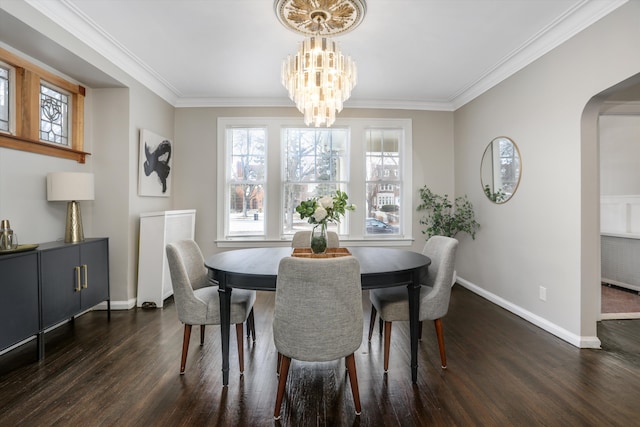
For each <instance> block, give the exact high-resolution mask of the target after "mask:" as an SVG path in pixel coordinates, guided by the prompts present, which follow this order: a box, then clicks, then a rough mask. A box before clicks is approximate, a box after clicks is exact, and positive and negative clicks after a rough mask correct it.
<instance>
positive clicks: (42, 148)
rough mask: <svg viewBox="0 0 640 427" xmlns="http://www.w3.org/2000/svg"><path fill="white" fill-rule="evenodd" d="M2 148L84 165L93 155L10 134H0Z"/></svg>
mask: <svg viewBox="0 0 640 427" xmlns="http://www.w3.org/2000/svg"><path fill="white" fill-rule="evenodd" d="M0 147H4V148H11V149H13V150H20V151H28V152H30V153H36V154H44V155H46V156H52V157H60V158H63V159H69V160H75V161H76V162H78V163H84V162H85V160H86V156H87V155H91V153H87V152H84V151H78V150H74V149H71V148H66V147H61V146H56V145H53V144H47V143H45V142H40V141H34V140H30V139H26V138H21V137H17V136H13V135H9V134H0Z"/></svg>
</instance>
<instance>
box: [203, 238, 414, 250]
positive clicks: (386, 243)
mask: <svg viewBox="0 0 640 427" xmlns="http://www.w3.org/2000/svg"><path fill="white" fill-rule="evenodd" d="M215 244H216V246H217V247H219V248H238V249H240V248H269V247H275V246H291V239H287V240H284V239H282V240H267V239H237V240H216V241H215ZM412 244H413V239H409V238H404V237H397V238H385V239H380V238H366V239H365V238H362V239H340V246H343V247H348V246H383V247H404V246H411V245H412Z"/></svg>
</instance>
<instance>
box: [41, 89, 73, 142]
mask: <svg viewBox="0 0 640 427" xmlns="http://www.w3.org/2000/svg"><path fill="white" fill-rule="evenodd" d="M40 140H42V141H46V142H52V143H55V144H60V145H66V146H68V145H69V96H68V95H67V94H65V93H63V92H62V91H59V90H56V89H53V88H51V87H50V86H45V85H40Z"/></svg>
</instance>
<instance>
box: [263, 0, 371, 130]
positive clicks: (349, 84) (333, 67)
mask: <svg viewBox="0 0 640 427" xmlns="http://www.w3.org/2000/svg"><path fill="white" fill-rule="evenodd" d="M275 8H276V14H277V15H278V18H279V19H280V22H282V23H283V25H285V26H286V27H287V28H289V29H292V30H294V31H296V32H299V33H303V34H305V35H310V36H309V37H307V38H305V40H304V41H303V42H302V43H301V44H300V47H299V50H298V52H297V53H296V55H295V56H293V57H292V56H291V55H289V56H288V57H287V58H286V59H285V60H284V62H283V64H282V76H281V77H282V84H283V85H284V87H285V88H286V89H287V90H288V92H289V97H290V98H291V99H292V100H293V101H294V102H295V103H296V107H297V108H298V110H300V112H301V113H303V114H304V123H305V124H306V125H307V126H310V125H312V124H313V126H315V127H320V126H323V125H324V126H326V127H330V126H331V125H332V124H333V122H335V119H336V113H339V112H340V111H342V107H343V103H344V101H346V100H347V99H349V97H350V96H351V91H352V89H353V87H354V86H355V85H356V82H357V69H356V64H355V63H354V62H353V61H352V60H351V57H350V56H345V55H343V54H342V52H341V51H340V49H339V47H338V45H337V43H336V42H335V41H333V40H332V39H331V38H330V37H328V36H330V35H334V34H340V33H345V32H348V31H350V30H352V29H353V28H355V27H356V26H357V25H358V24H360V22H361V21H362V18H363V17H364V12H365V3H364V0H276V3H275Z"/></svg>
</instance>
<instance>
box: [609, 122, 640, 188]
mask: <svg viewBox="0 0 640 427" xmlns="http://www.w3.org/2000/svg"><path fill="white" fill-rule="evenodd" d="M600 171H601V175H600V194H602V195H603V196H613V195H640V115H628V116H627V115H624V116H622V115H604V116H600Z"/></svg>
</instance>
